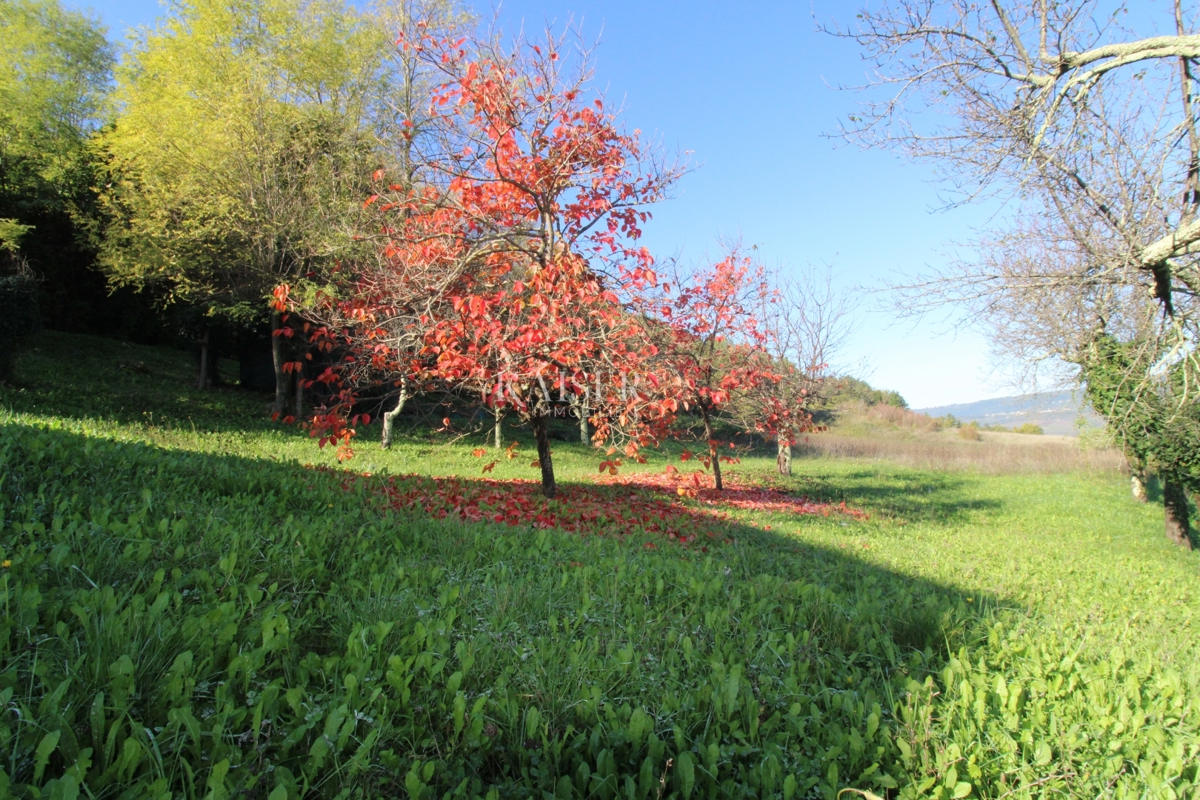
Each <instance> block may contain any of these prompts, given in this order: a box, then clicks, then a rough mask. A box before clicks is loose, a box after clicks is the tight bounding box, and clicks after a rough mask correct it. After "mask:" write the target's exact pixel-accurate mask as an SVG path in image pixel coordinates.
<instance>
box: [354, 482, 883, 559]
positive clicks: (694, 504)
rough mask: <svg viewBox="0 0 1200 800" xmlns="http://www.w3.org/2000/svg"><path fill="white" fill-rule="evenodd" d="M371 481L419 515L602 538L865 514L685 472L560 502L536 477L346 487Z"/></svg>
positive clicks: (686, 534)
mask: <svg viewBox="0 0 1200 800" xmlns="http://www.w3.org/2000/svg"><path fill="white" fill-rule="evenodd" d="M368 478H370V481H369V483H368V484H367V486H368V487H369V489H370V490H371V491H373V492H374V493H376V494H377V495H379V496H380V497H381V498H382V499H383V500H384V502H385V503H386V504H387V505H388V506H390V507H391V508H394V509H396V510H398V511H410V512H411V511H416V512H419V513H422V514H427V515H429V516H431V517H434V518H436V519H447V518H455V519H461V520H463V521H466V522H493V523H503V524H505V525H511V526H514V527H515V526H530V527H532V528H534V529H537V530H542V529H557V530H562V531H567V532H571V533H580V534H585V535H586V534H592V535H597V536H599V535H618V536H619V535H626V534H630V533H634V532H636V531H643V532H646V533H651V534H661V535H663V536H665V537H667V538H668V539H669V540H672V541H676V542H679V543H682V544H692V543H694V542H697V541H705V542H708V541H719V542H724V541H728V539H729V535H730V533H731V530H730V524H731V523H732V524H751V523H746V522H744V521H740V520H735V519H734V518H733V517H731V515H730V514H729V512H728V511H727V510H725V509H728V508H738V509H745V510H755V511H775V512H782V513H789V514H797V515H810V516H811V515H820V516H830V515H831V514H840V515H845V516H849V517H853V518H854V519H866V517H867V515H866V514H865V513H864V512H862V511H860V510H859V509H855V508H848V507H847V506H846V505H845V503H841V504H837V505H834V504H829V503H814V502H810V501H809V500H808V498H805V497H793V496H791V495H788V494H786V493H784V492H783V491H781V490H779V489H774V488H770V487H767V488H763V487H753V486H747V485H744V484H743V483H742V482H741V481H739V480H738V479H736V478H734V479H733V480H729V481H728V484H727V488H726V489H725V490H724V491H723V492H717V491H716V490H715V489H713V488H712V487H711V481H712V479H711V477H709V476H708V475H706V474H704V473H693V474H689V475H683V474H681V473H679V472H677V471H673V470H668V472H666V473H659V474H649V473H640V474H629V475H620V476H617V477H615V478H614V477H612V476H611V475H605V476H603V477H601V478H599V483H600V485H598V486H581V485H578V484H573V485H560V486H559V494H558V498H557V499H555V500H546V499H545V498H544V497H543V496H542V493H541V492H542V489H541V484H540V483H538V482H537V481H531V480H507V481H503V480H494V479H487V478H484V479H468V478H460V477H437V478H435V477H427V476H421V475H405V476H400V477H395V478H383V477H375V478H371V476H369V475H363V476H361V477H360V476H350V477H348V478H347V479H346V480H345V482H344V485H345V487H346V488H347V489H349V488H350V487H351V486H352V485H354V484H356V483H357V482H359V481H360V480H364V479H368ZM681 489H682V490H683V491H682V492H681V491H680V490H681ZM764 528H766V529H769V528H770V526H764ZM648 547H650V548H652V547H653V545H648Z"/></svg>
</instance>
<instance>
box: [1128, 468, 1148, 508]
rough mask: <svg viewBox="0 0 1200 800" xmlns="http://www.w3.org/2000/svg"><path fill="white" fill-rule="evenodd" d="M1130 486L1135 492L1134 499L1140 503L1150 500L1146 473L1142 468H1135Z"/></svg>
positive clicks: (1130, 478)
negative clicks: (1147, 492)
mask: <svg viewBox="0 0 1200 800" xmlns="http://www.w3.org/2000/svg"><path fill="white" fill-rule="evenodd" d="M1129 488H1130V491H1132V493H1133V499H1134V500H1137V501H1138V502H1139V503H1145V502H1147V501H1149V499H1150V498H1149V496H1148V495H1147V494H1146V473H1145V472H1143V471H1141V470H1134V471H1133V473H1132V474H1131V475H1130V476H1129Z"/></svg>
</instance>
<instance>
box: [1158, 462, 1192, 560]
mask: <svg viewBox="0 0 1200 800" xmlns="http://www.w3.org/2000/svg"><path fill="white" fill-rule="evenodd" d="M1161 477H1162V483H1163V511H1164V512H1165V517H1166V533H1167V538H1168V539H1170V540H1171V541H1172V542H1174V543H1175V544H1178V545H1181V546H1183V547H1186V548H1188V549H1189V550H1191V549H1192V536H1191V533H1192V532H1191V524H1190V520H1189V516H1190V511H1189V510H1188V497H1187V490H1186V489H1184V488H1183V484H1181V483H1180V482H1179V480H1178V479H1177V478H1176V477H1175V476H1174V475H1171V474H1170V473H1167V474H1163V475H1162V476H1161Z"/></svg>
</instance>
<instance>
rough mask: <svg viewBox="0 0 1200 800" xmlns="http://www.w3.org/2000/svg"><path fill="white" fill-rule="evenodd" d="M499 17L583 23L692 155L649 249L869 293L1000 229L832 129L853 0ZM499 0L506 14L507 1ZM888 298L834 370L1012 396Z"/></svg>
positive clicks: (647, 121) (944, 336)
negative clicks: (727, 252)
mask: <svg viewBox="0 0 1200 800" xmlns="http://www.w3.org/2000/svg"><path fill="white" fill-rule="evenodd" d="M67 2H68V4H69V5H72V6H75V7H78V8H87V7H91V8H93V9H94V10H95V11H96V12H97V13H98V14H99V15H100V16H101V18H102V19H103V20H104V22H105V23H106V24H107V25H108V26H109V28H110V35H111V36H113V37H114V38H119V37H120V35H121V33H122V31H123V30H124V29H125V28H126V27H127V26H129V25H142V24H149V23H151V22H152V21H153V19H154V18H155V16H156V15H158V14H159V13H160V12H161V6H159V5H158V4H157V3H156V2H155V0H98V1H97V2H91V3H88V2H73V1H72V0H67ZM475 7H476V10H477V12H478V13H479V14H480V16H482V17H484V18H485V19H486V18H491V17H492V16H493V14H494V13H495V14H496V16H497V18H498V21H499V24H500V26H501V27H502V28H503V29H504V30H505V31H508V32H515V31H516V30H517V29H518V28H519V27H520V26H522V25H524V27H525V29H526V31H527V32H529V33H539V32H540V31H541V30H542V29H543V28H544V27H545V25H546V24H547V23H548V22H549V23H552V24H554V25H555V27H556V28H561V27H562V26H563V25H564V24H566V23H567V22H568V21H570V20H573V21H574V23H575V24H576V25H577V26H580V27H582V30H583V34H584V37H585V39H588V40H593V39H597V38H598V39H599V42H600V44H599V47H598V48H597V50H596V51H595V61H596V78H597V81H596V82H597V85H598V86H599V87H600V88H602V89H605V90H606V93H607V95H608V98H609V101H610V105H611V104H612V103H613V102H616V103H617V104H618V105H621V106H623V107H624V109H625V120H626V124H627V125H628V126H629V127H630V128H640V129H641V130H642V131H643V132H645V133H647V134H651V135H654V136H656V137H657V138H658V139H660V140H661V142H662V143H663V145H664V146H665V147H667V148H668V149H670V150H680V151H691V153H692V155H691V161H692V163H693V164H694V165H695V166H696V167H697V168H696V169H695V170H694V171H693V172H692V173H691V174H689V175H688V176H686V177H685V178H684V179H683V181H682V183H681V185H680V187H679V190H678V192H677V194H676V197H675V198H674V199H672V200H670V201H668V202H666V203H664V204H662V205H660V206H658V207H657V208H655V209H654V219H653V221H652V222H650V223H649V224H648V225H647V226H646V233H645V240H644V242H645V244H646V245H647V246H648V247H650V249H651V251H652V252H654V253H655V254H656V255H659V256H660V257H664V256H679V257H681V258H682V259H683V260H684V261H689V260H698V259H701V258H703V257H704V255H705V254H706V253H712V252H716V251H717V250H718V245H717V242H718V238H719V237H722V236H724V237H740V238H741V240H742V242H743V243H744V244H746V245H757V246H758V253H759V255H760V257H761V258H762V259H763V260H764V262H766V263H767V264H768V265H769V266H779V267H781V268H782V269H785V270H786V269H799V268H803V267H805V266H806V265H810V264H811V265H815V266H818V267H821V266H823V265H829V266H830V267H831V268H832V270H833V274H834V275H835V280H836V281H837V282H838V284H839V285H840V286H842V287H844V288H846V289H849V290H853V289H855V287H872V286H878V285H879V284H881V283H883V282H885V281H887V280H889V279H895V278H896V277H897V276H900V275H902V274H904V273H913V272H916V271H918V270H922V269H924V268H926V267H927V266H936V265H938V264H939V263H942V262H943V261H944V260H945V258H946V257H947V256H948V254H949V253H951V252H952V251H953V249H954V245H955V242H962V241H966V240H968V239H969V238H970V237H971V235H972V228H973V227H975V228H978V227H983V226H986V225H987V224H988V220H989V213H990V211H989V210H988V209H983V208H974V207H970V208H962V209H956V210H953V211H938V210H937V209H938V208H939V207H940V205H941V203H940V202H939V195H938V192H937V189H936V186H935V185H932V184H931V183H930V180H931V179H932V177H933V173H932V171H931V169H930V167H929V165H926V164H914V163H911V162H908V161H905V160H903V159H901V158H899V157H897V156H895V155H893V154H890V153H884V152H877V151H863V150H860V149H858V148H854V147H849V146H846V145H840V144H839V143H838V142H836V141H832V140H830V139H828V138H825V137H824V136H823V134H826V133H828V132H830V131H833V130H835V129H836V127H837V121H838V119H839V117H844V116H845V115H846V114H847V113H852V112H853V110H854V107H855V104H856V102H857V98H856V97H855V95H854V94H853V93H850V92H843V91H838V90H837V89H836V88H835V87H836V86H838V85H844V84H854V83H859V82H861V81H862V80H863V79H864V77H865V75H866V67H865V65H864V64H863V62H862V61H861V60H860V59H859V56H858V53H857V51H856V49H855V48H854V45H853V44H852V43H850V42H845V41H841V40H837V39H833V38H831V37H828V36H826V35H823V34H820V33H817V32H816V30H815V27H816V25H815V21H814V14H816V15H817V17H818V18H820V19H821V20H822V21H830V20H832V19H835V18H837V19H841V20H847V19H853V16H854V11H855V5H854V4H853V3H851V2H841V1H840V0H838V1H837V2H822V3H819V4H814V5H812V6H810V5H809V4H808V3H805V2H783V1H782V0H759V1H757V2H752V3H730V2H728V0H721V1H720V2H714V1H712V0H686V1H685V0H640V2H635V1H634V0H509V2H505V3H504V4H503V5H502V6H499V7H497V6H494V5H492V4H485V3H476V4H475ZM497 8H498V10H497ZM879 305H880V302H879V297H878V295H873V294H869V293H867V292H865V291H864V292H860V293H856V295H855V297H854V301H853V306H854V314H855V317H856V319H857V321H858V325H859V327H858V332H857V334H856V335H855V336H854V337H853V339H852V340H851V341H850V343H849V345H848V346H847V347H846V348H845V350H844V351H843V352H842V354H841V356H840V358H839V359H838V361H837V363H838V365H840V366H842V367H844V368H846V369H849V370H850V371H851V372H852V373H854V374H857V375H859V376H860V377H865V378H866V379H867V380H869V381H870V382H871V383H872V384H873V385H875V386H878V387H881V388H887V389H895V390H897V391H899V392H900V393H901V394H903V395H904V396H905V398H907V399H908V401H909V403H910V404H911V405H912V406H913V407H918V408H919V407H926V406H934V405H946V404H951V403H961V402H970V401H972V400H979V399H983V398H988V397H997V396H1002V395H1007V394H1015V393H1017V389H1016V388H1015V387H1014V386H1013V385H1011V384H1010V383H1006V382H1005V381H1004V379H1003V375H1002V373H1000V372H999V371H997V370H995V369H993V368H992V364H991V360H990V358H989V354H988V346H987V342H986V340H984V339H983V338H982V337H981V336H980V335H979V334H977V333H975V332H972V331H963V330H959V331H958V332H957V333H955V332H954V331H948V330H947V326H946V325H945V324H944V323H941V322H937V321H932V320H931V321H926V322H923V323H921V324H919V325H916V326H914V325H913V324H912V323H911V322H907V323H898V324H896V323H894V322H893V320H892V315H891V314H890V313H888V312H886V311H881V310H877V309H878V307H879Z"/></svg>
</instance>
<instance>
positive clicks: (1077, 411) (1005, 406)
mask: <svg viewBox="0 0 1200 800" xmlns="http://www.w3.org/2000/svg"><path fill="white" fill-rule="evenodd" d="M915 410H916V411H919V412H921V413H922V414H928V415H929V416H931V417H944V416H946V415H947V414H953V415H954V417H955V418H956V419H960V420H962V421H963V422H978V423H979V424H980V425H1003V426H1004V427H1006V428H1012V427H1015V426H1017V425H1021V424H1023V423H1026V422H1032V423H1033V424H1034V425H1040V426H1042V430H1044V431H1045V432H1046V433H1050V434H1058V435H1063V436H1074V435H1076V434H1077V433H1078V430H1077V429H1076V427H1075V421H1076V420H1077V419H1079V417H1080V415H1082V416H1083V417H1084V419H1086V420H1087V421H1088V424H1089V425H1092V426H1096V427H1099V426H1101V425H1103V424H1104V421H1103V420H1101V419H1100V417H1098V416H1096V413H1095V412H1094V411H1092V409H1091V408H1090V407H1088V406H1087V405H1086V403H1085V402H1084V401H1083V398H1082V397H1081V396H1080V395H1078V394H1077V393H1075V392H1070V391H1062V392H1041V393H1040V394H1022V395H1016V396H1014V397H997V398H995V399H993V400H980V401H978V402H976V403H958V404H957V405H952V406H935V407H934V408H918V409H915Z"/></svg>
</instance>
